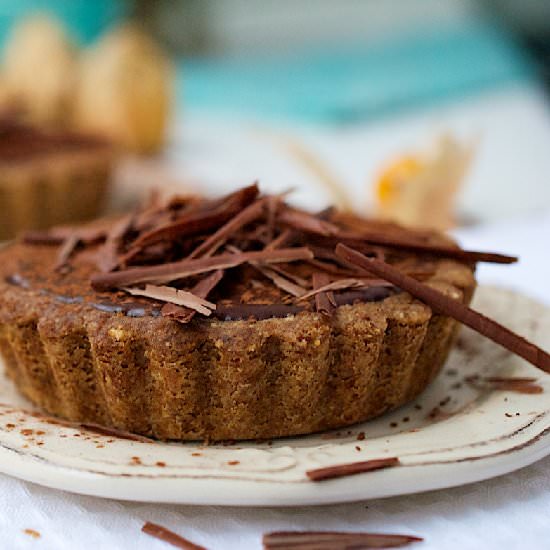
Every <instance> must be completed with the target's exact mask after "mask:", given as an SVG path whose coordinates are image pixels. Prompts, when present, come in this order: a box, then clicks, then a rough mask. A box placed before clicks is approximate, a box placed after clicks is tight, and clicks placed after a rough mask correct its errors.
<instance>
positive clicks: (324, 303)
mask: <svg viewBox="0 0 550 550" xmlns="http://www.w3.org/2000/svg"><path fill="white" fill-rule="evenodd" d="M311 279H312V286H313V289H314V290H318V291H319V292H317V294H315V309H316V311H318V312H319V313H324V314H326V315H331V314H332V312H333V311H334V308H335V307H336V302H335V301H334V294H333V293H332V291H326V290H322V288H323V287H326V286H328V284H329V283H330V278H329V276H328V275H327V274H326V273H322V272H318V273H313V275H312V278H311Z"/></svg>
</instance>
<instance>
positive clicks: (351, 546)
mask: <svg viewBox="0 0 550 550" xmlns="http://www.w3.org/2000/svg"><path fill="white" fill-rule="evenodd" d="M422 540H424V539H422V538H421V537H415V536H412V535H394V534H388V533H351V532H346V531H276V532H274V533H266V534H265V535H264V536H263V539H262V542H263V545H264V548H265V549H266V550H294V549H295V550H357V549H360V548H399V547H403V546H407V545H409V544H411V543H413V542H421V541H422Z"/></svg>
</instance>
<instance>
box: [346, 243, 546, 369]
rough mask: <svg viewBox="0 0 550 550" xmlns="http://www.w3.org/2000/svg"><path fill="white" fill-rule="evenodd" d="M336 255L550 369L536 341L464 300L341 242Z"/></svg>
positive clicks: (539, 366) (510, 349)
mask: <svg viewBox="0 0 550 550" xmlns="http://www.w3.org/2000/svg"><path fill="white" fill-rule="evenodd" d="M336 254H338V255H339V256H340V257H342V258H344V259H346V260H347V261H350V262H352V263H355V264H356V265H357V266H359V267H361V268H362V269H364V270H365V271H368V272H370V273H374V274H375V275H377V276H378V277H381V278H383V279H386V280H387V281H389V282H391V283H393V284H394V285H395V286H397V287H399V288H401V289H403V290H405V291H407V292H409V293H410V294H412V295H413V296H414V297H415V298H418V299H420V300H422V301H423V302H425V303H426V304H427V305H428V306H430V307H431V308H432V309H433V310H434V311H436V312H437V313H441V314H443V315H447V316H449V317H452V318H453V319H455V320H457V321H459V322H461V323H462V324H464V325H466V326H468V327H470V328H471V329H473V330H475V331H476V332H479V333H480V334H482V335H483V336H486V337H487V338H489V339H490V340H493V342H496V343H497V344H500V345H501V346H503V347H504V348H506V349H507V350H509V351H511V352H512V353H514V354H516V355H518V356H520V357H522V358H523V359H525V360H526V361H528V362H529V363H531V364H532V365H534V366H536V367H538V368H539V369H541V370H543V371H545V372H550V355H549V354H548V353H546V352H545V351H544V350H542V349H541V348H539V347H537V346H536V345H535V344H533V343H531V342H529V341H527V340H526V339H525V338H523V337H521V336H519V335H517V334H516V333H514V332H512V331H511V330H509V329H507V328H506V327H504V326H502V325H500V324H499V323H497V322H496V321H493V320H492V319H489V318H488V317H486V316H485V315H483V314H481V313H479V312H477V311H475V310H473V309H471V308H470V307H468V306H466V305H465V304H463V303H462V302H460V301H458V300H454V299H453V298H449V297H448V296H446V295H445V294H443V293H441V292H439V291H438V290H435V289H434V288H431V287H430V286H428V285H426V284H424V283H421V282H419V281H417V280H415V279H413V278H412V277H409V276H407V275H404V274H403V273H401V272H399V271H398V270H397V269H395V268H394V267H392V266H391V265H389V264H387V263H385V262H382V261H380V260H377V259H374V258H367V257H366V256H364V255H363V254H361V253H360V252H357V251H356V250H353V249H352V248H349V247H347V246H346V245H344V244H339V245H337V247H336Z"/></svg>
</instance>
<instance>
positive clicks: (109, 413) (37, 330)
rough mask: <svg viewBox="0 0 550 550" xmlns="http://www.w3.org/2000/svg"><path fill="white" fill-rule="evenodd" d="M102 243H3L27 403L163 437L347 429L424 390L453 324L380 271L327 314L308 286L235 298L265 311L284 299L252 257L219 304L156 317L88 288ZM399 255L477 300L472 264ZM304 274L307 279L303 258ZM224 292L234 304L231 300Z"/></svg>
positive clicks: (6, 297)
mask: <svg viewBox="0 0 550 550" xmlns="http://www.w3.org/2000/svg"><path fill="white" fill-rule="evenodd" d="M430 239H431V240H430V242H432V243H439V244H442V245H443V244H446V245H449V241H448V240H447V239H446V238H445V237H440V236H438V235H432V236H431V237H430ZM299 244H301V245H303V244H304V243H303V242H301V243H299ZM94 246H96V245H94ZM97 246H99V247H101V246H104V245H101V244H100V245H97ZM228 246H229V245H228ZM97 250H98V248H94V247H93V246H92V247H91V248H85V249H84V250H80V251H79V252H78V253H77V254H75V255H74V256H73V257H72V259H71V261H70V263H69V265H68V266H65V267H66V269H59V247H54V246H51V245H46V244H27V243H24V242H19V243H16V244H14V245H12V246H9V247H6V248H5V249H3V250H2V251H0V265H1V267H0V273H1V277H0V296H1V297H2V299H1V302H0V352H1V354H2V356H3V358H4V361H5V364H6V369H7V374H8V376H9V377H10V378H11V379H12V380H13V381H14V382H15V384H16V385H17V387H18V388H19V389H20V391H21V392H22V393H23V394H24V395H25V396H26V397H27V398H28V399H30V400H31V401H32V402H33V403H35V404H37V405H39V406H40V407H42V408H43V409H44V410H45V411H47V412H48V413H50V414H53V415H56V416H59V417H63V418H65V419H68V420H71V421H77V422H93V423H98V424H102V425H106V426H112V427H116V428H118V429H123V430H128V431H131V432H135V433H139V434H143V435H147V436H152V437H156V438H160V439H172V440H201V439H206V440H226V439H254V438H273V437H280V436H289V435H297V434H307V433H312V432H317V431H322V430H326V429H330V428H339V427H343V426H348V425H351V424H354V423H357V422H360V421H364V420H367V419H370V418H373V417H375V416H377V415H380V414H382V413H383V412H385V411H388V410H391V409H393V408H396V407H398V406H400V405H403V404H404V403H406V402H408V401H410V400H411V399H413V398H414V397H415V396H417V395H418V394H419V393H420V392H421V391H422V390H424V388H425V387H426V386H427V385H428V384H429V383H430V381H431V380H432V379H433V378H434V377H435V376H436V374H437V373H438V371H439V369H440V368H441V366H442V365H443V363H444V361H445V359H446V357H447V354H448V352H449V350H450V348H451V346H452V342H453V339H454V336H455V334H456V331H457V324H456V323H455V321H453V320H452V319H450V318H448V317H445V316H441V315H438V314H436V313H434V312H433V311H432V310H431V309H430V308H429V307H428V306H427V305H425V304H423V303H421V302H419V301H417V300H414V299H413V298H412V297H411V296H410V295H408V294H407V293H405V292H400V291H398V289H395V288H393V287H389V286H387V285H383V284H378V283H377V282H376V281H374V282H373V284H372V285H371V286H368V287H367V288H366V290H363V294H360V292H359V291H355V292H356V294H353V293H350V292H349V289H348V291H347V293H346V291H344V290H342V291H335V292H334V294H335V295H337V296H340V298H338V300H335V303H336V304H337V305H336V306H335V307H334V308H333V311H332V312H331V313H330V314H327V312H326V311H324V310H322V309H319V307H317V306H318V302H317V301H316V299H315V297H313V298H311V300H309V301H306V306H305V307H302V308H301V309H299V310H296V311H294V310H293V311H294V312H293V313H285V311H286V310H285V311H283V313H273V314H272V315H271V316H270V315H269V314H268V315H265V311H264V314H262V315H256V316H255V317H251V316H249V313H246V315H244V314H242V313H239V311H240V310H239V307H238V306H242V305H245V306H246V305H253V306H254V307H256V306H257V308H258V312H260V311H261V308H262V307H264V308H267V311H268V312H269V307H271V306H272V305H273V303H274V302H275V301H277V302H278V301H279V300H280V301H281V302H282V303H283V304H285V306H288V305H289V304H290V300H289V298H288V296H286V295H285V292H284V291H282V290H281V289H279V288H269V290H270V292H271V294H269V299H266V296H267V295H268V294H266V284H267V280H266V279H265V278H264V279H262V274H261V273H258V272H256V271H255V268H253V266H250V265H245V266H239V267H236V268H231V269H227V270H226V272H225V282H224V283H222V286H221V288H220V289H219V290H216V291H214V293H213V294H211V296H209V299H211V300H212V301H214V302H215V303H217V304H218V305H219V308H220V311H224V312H225V313H224V314H223V315H221V314H220V313H219V312H218V314H217V316H215V315H210V316H204V315H200V314H197V315H195V316H194V317H193V318H192V319H190V320H189V321H186V322H180V321H178V320H175V319H174V318H173V317H171V316H169V315H163V314H161V311H162V306H163V304H162V302H159V301H157V300H152V299H150V298H147V297H142V296H130V295H129V294H127V293H125V292H124V291H121V290H120V289H118V290H117V289H111V290H103V289H101V290H94V289H93V288H92V287H91V285H90V278H91V277H92V276H93V275H94V274H95V273H97V270H98V268H97V259H93V258H94V256H93V254H92V253H93V252H94V251H95V252H97ZM99 250H103V249H101V248H99ZM305 263H307V262H304V264H305ZM56 264H57V267H58V268H57V269H54V266H56ZM288 265H290V264H288ZM396 265H401V266H404V268H405V267H406V268H407V269H408V270H409V272H418V273H421V274H422V277H423V280H424V282H425V283H426V284H429V285H430V286H433V287H435V288H437V289H438V290H440V291H442V292H444V293H445V294H447V295H448V296H450V297H452V298H454V299H456V300H461V301H463V302H466V303H467V302H469V301H470V299H471V297H472V294H473V291H474V286H475V280H474V277H473V268H472V265H471V264H469V263H464V262H461V261H458V260H456V259H451V258H442V257H437V256H435V255H428V256H425V255H417V254H413V253H406V254H405V255H404V256H403V254H401V255H400V259H399V262H397V263H396ZM117 269H119V268H117ZM304 269H305V268H304ZM251 270H252V271H254V273H252V272H251ZM114 272H115V273H116V272H117V271H114ZM300 273H301V275H302V276H303V278H306V275H307V269H306V270H305V271H302V272H300ZM419 276H420V275H419ZM296 277H297V276H296ZM262 285H263V286H262ZM243 288H244V289H246V290H243ZM251 288H259V289H260V290H258V291H257V294H256V295H254V292H255V291H250V289H251ZM247 290H248V291H250V292H248V294H247V293H246V292H247ZM216 292H219V294H218V295H216ZM275 295H276V297H275ZM237 296H238V300H237ZM228 297H229V298H228ZM333 298H334V297H333ZM230 301H232V302H233V303H235V302H237V301H238V302H239V303H238V304H236V307H235V308H234V309H231V307H229V306H228V304H229V302H230ZM293 303H294V302H293ZM222 306H224V307H225V309H221V308H222ZM278 315H284V316H278ZM239 316H244V317H245V318H242V319H239Z"/></svg>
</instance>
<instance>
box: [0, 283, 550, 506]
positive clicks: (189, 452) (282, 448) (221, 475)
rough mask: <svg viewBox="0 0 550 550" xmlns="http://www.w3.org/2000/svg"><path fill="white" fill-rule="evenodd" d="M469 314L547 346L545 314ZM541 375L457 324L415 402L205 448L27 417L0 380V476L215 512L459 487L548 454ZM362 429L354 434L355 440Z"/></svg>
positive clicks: (493, 293) (519, 303) (499, 305)
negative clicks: (501, 387)
mask: <svg viewBox="0 0 550 550" xmlns="http://www.w3.org/2000/svg"><path fill="white" fill-rule="evenodd" d="M475 307H476V308H478V309H479V310H481V311H483V312H485V313H487V314H488V315H490V316H492V317H494V318H496V319H498V320H501V321H502V322H503V323H505V324H507V325H508V326H510V327H511V328H512V329H514V330H516V331H518V332H520V333H521V334H523V335H524V336H526V337H528V338H530V339H532V340H534V341H536V342H537V343H539V344H540V345H541V346H543V347H545V348H546V349H548V348H549V347H550V310H548V309H547V308H545V307H544V306H542V305H540V304H538V303H536V302H533V301H532V300H530V299H528V298H526V297H524V296H521V295H519V294H516V293H513V292H510V291H505V290H499V289H495V288H483V287H482V288H480V289H479V290H478V292H477V295H476V299H475ZM473 374H479V375H482V376H535V377H536V378H537V379H538V383H540V385H541V386H543V388H544V392H543V393H539V394H520V393H516V392H510V391H495V390H488V389H479V388H476V387H473V386H472V385H471V384H470V383H469V382H468V381H467V380H465V379H466V378H467V377H469V376H471V375H473ZM548 392H550V375H546V374H544V373H542V372H540V371H538V370H536V369H535V368H533V367H531V366H530V365H528V364H527V363H525V362H524V361H522V360H520V359H518V358H517V357H515V356H512V355H511V354H510V353H508V352H506V351H504V350H503V349H502V348H500V347H498V346H496V345H494V344H492V343H491V342H489V341H487V340H486V339H484V338H483V337H481V336H479V335H477V334H476V333H474V332H472V331H470V330H467V329H463V330H462V332H461V335H460V337H459V340H458V342H457V345H456V346H455V349H454V350H453V352H452V354H451V356H450V358H449V360H448V362H447V365H446V367H445V369H444V370H443V372H442V373H441V374H440V376H439V377H438V378H437V379H436V380H435V382H434V383H433V384H432V385H431V386H430V387H429V388H428V390H427V391H426V392H424V393H423V394H422V395H421V396H420V397H419V398H418V399H417V400H416V402H414V403H412V404H410V405H408V406H406V407H403V408H401V409H399V410H397V411H395V412H393V413H391V414H388V415H384V416H382V417H381V418H379V419H377V420H375V421H371V422H367V423H365V424H362V425H357V426H353V427H352V428H350V429H346V430H340V431H334V432H327V433H324V434H319V435H313V436H307V437H298V438H291V439H281V440H277V441H273V442H265V443H244V444H242V443H238V444H235V445H212V446H204V445H201V444H198V443H188V444H178V443H160V442H159V443H157V442H147V441H144V442H142V441H130V440H127V439H120V438H117V437H112V436H109V435H101V434H99V433H96V432H94V431H89V430H86V429H81V428H74V427H70V426H64V425H60V424H56V423H52V421H51V420H50V419H48V418H46V417H43V416H41V415H40V414H39V413H37V412H33V411H32V407H31V406H30V405H29V404H28V403H27V402H25V401H24V400H23V399H22V398H21V397H19V396H18V394H17V392H16V391H15V390H14V388H13V386H12V385H11V383H10V382H9V381H8V380H6V379H5V378H4V377H3V375H2V381H1V384H0V403H1V405H0V471H2V472H4V473H7V474H9V475H12V476H16V477H19V478H22V479H26V480H29V481H33V482H35V483H39V484H42V485H46V486H48V487H54V488H57V489H63V490H66V491H72V492H76V493H84V494H89V495H97V496H101V497H109V498H116V499H126V500H138V501H151V502H177V503H185V504H218V505H262V506H265V505H271V506H280V505H299V504H325V503H331V502H344V501H353V500H362V499H369V498H379V497H386V496H391V495H399V494H406V493H413V492H419V491H427V490H431V489H440V488H444V487H452V486H455V485H462V484H465V483H470V482H473V481H478V480H482V479H487V478H490V477H494V476H498V475H501V474H504V473H507V472H511V471H512V470H516V469H518V468H521V467H523V466H526V465H528V464H530V463H532V462H534V461H536V460H538V459H540V458H542V457H543V456H546V455H547V454H550V434H548V432H549V430H550V416H549V412H550V400H549V398H548ZM363 434H364V438H363ZM387 456H397V457H399V458H400V461H401V464H402V465H401V466H399V467H396V468H390V469H386V470H380V471H377V472H370V473H366V474H361V475H356V476H352V477H347V478H340V479H336V480H330V481H326V482H321V483H313V482H310V481H308V480H307V478H306V476H305V472H306V470H309V469H312V468H319V467H324V466H330V465H335V464H340V463H346V462H353V461H359V460H369V459H375V458H380V457H387Z"/></svg>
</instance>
